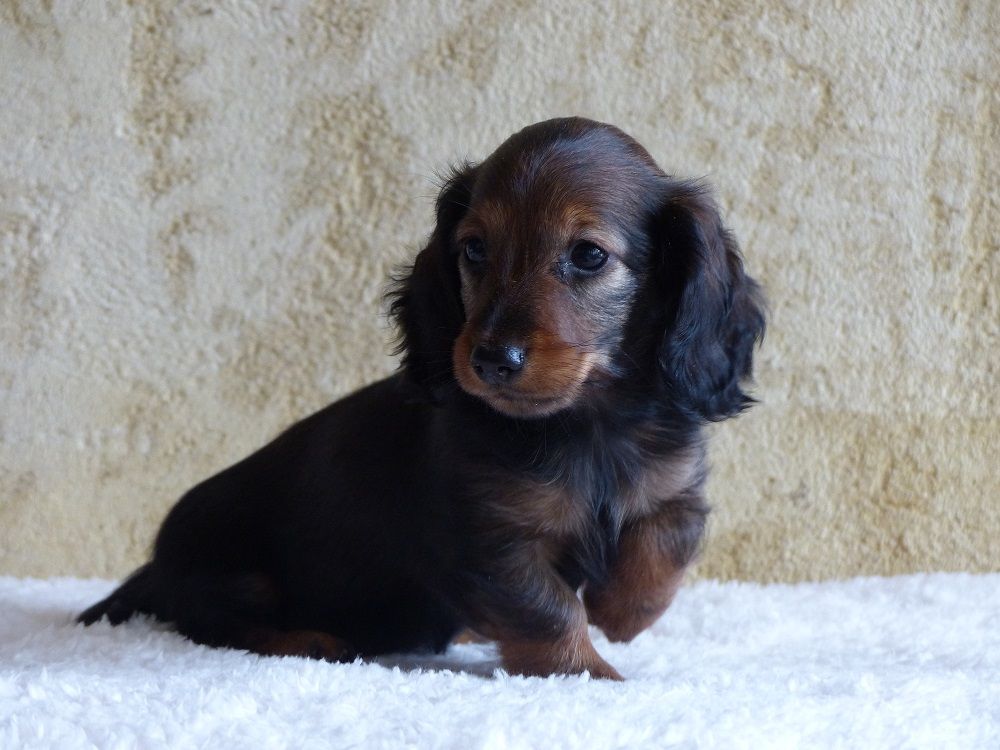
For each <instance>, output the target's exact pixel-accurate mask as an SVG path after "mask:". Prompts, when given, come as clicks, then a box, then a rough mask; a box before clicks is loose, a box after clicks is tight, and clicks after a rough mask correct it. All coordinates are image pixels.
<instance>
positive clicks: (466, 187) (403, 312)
mask: <svg viewBox="0 0 1000 750" xmlns="http://www.w3.org/2000/svg"><path fill="white" fill-rule="evenodd" d="M475 173H476V167H475V166H473V165H471V164H465V165H463V166H462V167H460V168H457V169H455V170H453V171H452V174H451V176H450V177H449V178H448V180H447V182H445V184H444V186H443V187H442V188H441V192H440V193H439V194H438V198H437V208H436V211H437V224H436V226H435V227H434V232H433V233H432V234H431V237H430V240H428V242H427V246H426V247H425V248H424V249H423V250H421V251H420V253H419V254H418V255H417V258H416V260H415V261H414V263H413V265H412V266H411V267H409V268H408V269H405V270H404V271H403V273H402V274H401V275H400V276H398V277H396V278H395V279H394V282H393V285H392V288H391V289H390V290H389V293H388V295H387V297H388V299H389V300H390V305H389V314H390V316H392V318H393V319H394V320H395V321H396V325H397V326H398V327H399V335H400V342H399V346H398V348H397V350H396V353H397V354H398V353H402V354H403V363H402V367H403V371H404V372H405V374H406V376H407V378H408V379H409V380H411V381H412V382H414V383H416V384H417V385H419V386H421V387H423V388H425V389H426V390H427V392H428V395H430V396H431V398H432V400H437V399H438V398H440V395H441V391H442V388H443V387H444V386H447V385H448V384H449V383H451V382H452V381H453V377H454V376H453V373H452V365H451V350H452V346H453V344H454V342H455V339H456V338H458V334H459V331H460V330H461V327H462V323H463V322H464V321H465V313H464V311H463V308H462V300H461V296H460V293H461V279H460V277H459V273H458V257H457V255H456V253H455V251H454V250H453V248H452V235H453V233H454V230H455V225H456V224H457V223H458V221H459V220H460V219H461V218H462V216H463V215H464V214H465V211H466V209H467V208H468V206H469V201H470V199H471V194H472V185H473V183H474V181H475Z"/></svg>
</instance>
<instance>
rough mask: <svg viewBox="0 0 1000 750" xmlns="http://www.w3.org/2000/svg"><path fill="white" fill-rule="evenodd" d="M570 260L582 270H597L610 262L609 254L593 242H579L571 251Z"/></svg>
mask: <svg viewBox="0 0 1000 750" xmlns="http://www.w3.org/2000/svg"><path fill="white" fill-rule="evenodd" d="M569 262H570V263H572V264H573V265H574V266H575V267H576V268H578V269H580V270H581V271H596V270H598V269H599V268H601V267H602V266H603V265H604V264H605V263H607V262H608V254H607V252H606V251H605V250H604V249H603V248H600V247H598V246H597V245H595V244H594V243H593V242H579V243H577V244H576V245H575V246H574V247H573V250H572V251H571V252H570V254H569Z"/></svg>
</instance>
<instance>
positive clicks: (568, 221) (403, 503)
mask: <svg viewBox="0 0 1000 750" xmlns="http://www.w3.org/2000/svg"><path fill="white" fill-rule="evenodd" d="M390 299H391V313H392V316H393V317H394V318H395V320H396V321H397V323H398V324H399V327H400V329H401V342H402V343H401V346H400V350H401V351H402V352H403V353H404V358H403V366H402V368H401V371H400V372H399V373H397V374H396V375H393V376H392V377H390V378H387V379H386V380H382V381H380V382H378V383H374V384H372V385H369V386H368V387H366V388H363V389H362V390H360V391H358V392H356V393H354V394H352V395H350V396H348V397H346V398H344V399H342V400H340V401H337V402H336V403H334V404H331V405H330V406H328V407H326V408H325V409H323V410H322V411H320V412H318V413H317V414H314V415H312V416H310V417H308V418H306V419H304V420H303V421H301V422H299V423H298V424H296V425H294V426H293V427H291V428H290V429H289V430H287V431H286V432H285V433H284V434H282V435H281V436H280V437H278V438H277V439H276V440H275V441H274V442H272V443H271V444H269V445H267V446H265V447H264V448H262V449H261V450H259V451H258V452H256V453H254V454H253V455H251V456H250V457H249V458H247V459H245V460H243V461H241V462H240V463H238V464H236V465H235V466H232V467H230V468H228V469H226V470H225V471H223V472H222V473H220V474H217V475H216V476H214V477H212V478H210V479H208V480H206V481H204V482H202V483H201V484H199V485H198V486H196V487H195V488H194V489H192V490H190V491H189V492H188V493H187V494H186V495H184V496H183V497H182V498H181V500H180V501H179V502H178V503H177V504H176V505H175V506H174V508H173V509H172V510H171V511H170V513H169V514H168V516H167V518H166V520H165V521H164V522H163V525H162V527H161V528H160V531H159V535H158V537H157V539H156V545H155V551H154V554H153V558H152V560H151V561H150V562H149V563H147V564H146V565H144V566H142V567H141V568H139V569H138V570H137V571H136V572H135V573H133V574H132V576H131V577H130V578H128V579H127V580H126V581H125V582H124V583H123V584H122V585H121V587H119V588H118V589H117V590H116V591H115V592H114V593H113V594H111V595H110V596H109V597H108V598H107V599H105V600H104V601H102V602H100V603H98V604H96V605H94V606H93V607H91V608H90V609H88V610H87V611H86V612H84V613H83V614H82V615H80V618H79V619H80V621H82V622H84V623H88V624H89V623H93V622H95V621H96V620H98V619H100V618H102V617H105V616H106V617H107V618H108V619H109V620H110V621H111V622H112V623H113V624H117V623H120V622H122V621H124V620H126V619H128V618H129V617H130V616H132V615H133V614H134V613H137V612H142V613H147V614H150V615H153V616H155V617H156V618H158V619H160V620H163V621H167V622H171V623H173V624H174V626H175V627H176V629H177V630H178V631H179V632H180V633H182V634H183V635H185V636H187V637H188V638H190V639H191V640H193V641H195V642H197V643H203V644H208V645H210V646H228V647H231V648H238V649H246V650H249V651H253V652H256V653H260V654H281V655H300V656H310V657H316V658H325V659H329V660H345V659H353V658H354V657H355V656H357V655H362V656H367V655H375V654H382V653H386V652H399V651H410V650H427V649H432V650H435V651H441V650H443V649H444V648H446V647H447V645H448V644H449V643H450V642H451V641H452V640H453V638H454V637H455V636H456V634H457V633H458V632H459V631H460V630H462V629H464V628H469V629H471V630H473V631H475V632H477V633H479V634H481V635H483V636H485V637H487V638H490V639H493V640H496V641H497V642H498V643H499V649H500V654H501V656H502V659H503V664H504V666H505V667H506V669H508V670H509V671H511V672H517V673H522V674H533V675H548V674H552V673H579V672H583V671H584V670H587V671H589V672H590V673H591V674H592V675H595V676H599V677H606V678H612V679H621V677H620V675H619V674H618V672H617V671H616V670H615V668H614V667H612V666H611V665H610V664H608V663H607V662H606V661H605V660H604V659H603V658H601V656H600V655H599V654H598V653H597V651H596V650H595V649H594V647H593V645H592V644H591V641H590V637H589V635H588V630H587V625H588V623H590V624H593V625H595V626H597V627H598V628H600V629H601V630H602V631H603V632H604V633H605V634H606V635H607V637H608V638H610V639H611V640H613V641H627V640H630V639H631V638H633V637H634V636H635V635H636V634H638V633H639V632H640V631H642V630H643V629H644V628H646V627H648V626H649V625H650V624H651V623H652V622H653V621H654V620H656V619H657V618H658V617H659V616H660V614H661V613H662V612H663V611H664V610H665V609H666V607H667V606H668V605H669V604H670V601H671V599H672V598H673V596H674V593H675V592H676V590H677V587H678V585H679V584H680V582H681V578H682V577H683V575H684V570H685V568H686V567H687V566H688V565H689V563H690V562H691V561H692V559H693V557H694V556H695V554H696V552H697V550H698V548H699V543H700V540H701V538H702V534H703V531H704V528H705V517H706V514H707V513H708V507H707V505H706V503H705V499H704V484H705V476H706V466H705V438H704V435H703V427H704V425H705V424H706V423H707V422H709V421H717V420H722V419H725V418H727V417H731V416H734V415H736V414H738V413H739V412H740V411H742V410H743V409H744V408H746V407H747V405H748V404H749V403H751V401H752V399H750V398H749V397H748V396H747V395H746V393H744V391H743V389H742V386H741V383H742V381H744V380H745V379H747V378H748V377H749V376H750V375H751V362H752V354H753V350H754V348H755V345H756V343H757V341H758V340H759V339H760V338H761V336H762V334H763V331H764V314H763V305H762V299H761V296H760V293H759V290H758V286H757V284H756V283H755V282H754V281H753V280H752V279H751V278H750V277H749V276H747V274H746V273H745V272H744V270H743V262H742V260H741V257H740V252H739V249H738V247H737V245H736V242H735V241H734V240H733V237H732V235H730V234H729V232H728V231H727V230H726V228H725V227H724V226H723V224H722V221H721V220H720V218H719V213H718V210H717V209H716V206H715V203H714V202H713V200H712V198H711V197H710V195H709V193H708V191H707V190H706V189H705V188H704V187H702V186H701V185H699V184H697V183H694V182H690V181H681V180H677V179H675V178H672V177H670V176H668V175H666V174H665V173H664V172H663V171H662V170H661V169H660V168H659V167H658V166H657V165H656V163H655V162H654V161H653V159H652V158H651V157H650V156H649V154H648V153H647V152H646V151H645V150H644V149H643V148H642V146H640V145H639V144H638V143H636V142H635V141H634V140H632V139H631V138H630V137H629V136H627V135H625V134H624V133H623V132H622V131H620V130H618V129H617V128H614V127H612V126H610V125H604V124H601V123H597V122H592V121H589V120H584V119H578V118H570V119H558V120H549V121H547V122H542V123H539V124H536V125H532V126H530V127H528V128H525V129H524V130H522V131H521V132H519V133H516V134H515V135H513V136H512V137H511V138H510V139H508V140H507V141H506V142H505V143H504V144H503V145H501V146H500V147H499V148H498V149H497V150H496V152H494V153H493V155H492V156H490V157H489V158H488V159H486V161H484V162H482V163H481V164H479V165H478V166H475V165H465V166H463V167H462V168H461V169H458V170H456V171H455V172H454V174H453V175H452V176H451V178H450V179H449V180H448V181H447V183H446V184H445V185H444V188H443V189H442V191H441V193H440V196H439V197H438V199H437V225H436V227H435V229H434V232H433V233H432V234H431V236H430V240H429V241H428V243H427V246H426V247H425V248H424V249H423V250H422V251H421V252H420V254H419V255H417V257H416V261H415V262H414V264H413V266H412V268H410V269H409V270H408V272H407V273H406V274H405V275H404V276H403V277H402V278H401V279H399V280H398V281H397V283H396V286H395V287H394V289H393V290H392V291H391V292H390Z"/></svg>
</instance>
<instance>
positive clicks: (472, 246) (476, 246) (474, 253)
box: [465, 237, 486, 263]
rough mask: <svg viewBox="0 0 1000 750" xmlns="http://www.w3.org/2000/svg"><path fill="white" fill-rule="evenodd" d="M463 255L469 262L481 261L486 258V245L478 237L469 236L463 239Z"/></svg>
mask: <svg viewBox="0 0 1000 750" xmlns="http://www.w3.org/2000/svg"><path fill="white" fill-rule="evenodd" d="M465 257H466V258H468V259H469V262H470V263H482V262H483V261H484V260H486V245H485V244H484V243H483V241H482V240H481V239H479V238H478V237H470V238H469V239H467V240H466V241H465Z"/></svg>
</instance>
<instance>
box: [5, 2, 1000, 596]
mask: <svg viewBox="0 0 1000 750" xmlns="http://www.w3.org/2000/svg"><path fill="white" fill-rule="evenodd" d="M175 5H176V7H175ZM272 5H274V6H281V7H277V8H275V7H271V6H272ZM751 6H757V7H756V8H753V7H751ZM997 29H1000V6H998V4H997V3H996V2H995V1H994V0H973V1H972V2H944V1H943V2H938V3H915V2H909V0H895V1H894V2H874V1H873V2H853V1H850V0H841V1H840V2H828V1H826V0H813V1H812V2H809V1H803V2H798V3H786V2H782V1H780V0H767V1H766V2H762V3H756V4H755V3H741V2H721V1H720V2H711V3H680V2H678V3H661V2H656V1H654V0H648V2H644V3H632V2H613V3H611V4H610V5H608V6H601V7H598V6H594V7H592V8H589V9H588V8H586V7H585V6H583V5H582V4H580V3H577V2H574V1H572V0H562V1H559V2H551V1H546V2H527V1H521V2H498V3H489V2H468V0H450V1H446V0H416V1H413V2H409V1H408V2H369V3H319V2H316V3H312V4H310V3H307V2H288V3H256V2H250V0H243V1H242V2H233V3H214V2H209V0H202V1H200V2H184V3H180V4H175V3H173V2H142V1H140V0H137V1H136V2H134V3H131V4H129V5H120V4H118V3H100V2H96V1H95V2H61V1H59V0H49V1H48V2H46V1H44V0H40V1H39V2H29V1H28V0H25V1H24V2H18V1H17V0H13V2H12V1H11V0H5V1H4V2H2V3H0V102H2V104H0V144H2V148H0V573H8V574H21V575H48V574H75V575H91V574H96V575H106V576H117V575H121V574H124V573H125V572H127V571H128V570H129V569H130V567H131V566H133V565H135V564H136V563H138V562H139V561H140V560H141V559H142V557H143V556H144V555H145V554H146V551H147V550H148V547H149V544H150V542H151V539H152V535H153V533H154V531H155V528H156V524H157V522H158V521H159V519H160V518H161V517H162V515H163V513H164V512H165V510H166V509H167V507H168V506H169V505H170V504H171V503H172V502H173V501H174V499H175V498H176V497H177V496H178V495H179V494H180V493H181V492H182V491H183V490H184V489H185V488H186V487H187V486H189V485H190V484H191V483H193V482H194V481H196V480H198V479H199V478H202V477H204V476H206V475H207V474H208V473H210V472H212V471H214V470H217V469H219V468H221V467H223V466H224V465H226V464H227V463H229V462H232V461H234V460H236V459H238V458H240V457H242V456H243V455H244V454H246V453H247V452H248V451H250V450H251V449H253V448H254V447H256V446H258V445H260V444H261V443H262V442H264V441H265V440H266V439H268V438H269V437H270V436H272V435H273V434H275V433H276V432H277V431H278V430H279V429H280V428H282V427H283V426H285V425H286V424H288V423H289V422H291V421H293V420H294V419H296V418H297V417H299V416H302V415H305V414H306V413H308V412H310V411H311V410H314V409H316V408H318V407H320V406H321V405H323V404H324V403H326V402H328V401H330V400H331V399H333V398H335V397H337V396H339V395H342V394H344V393H346V392H348V391H350V390H352V389H353V388H355V387H357V386H358V385H360V384H362V383H364V382H366V381H368V380H370V379H373V378H376V377H378V376H380V375H382V374H384V373H387V372H389V371H390V370H391V369H392V368H393V366H394V364H393V361H392V359H391V358H390V357H389V356H388V350H389V346H388V340H389V331H388V330H387V328H386V323H385V319H384V317H383V316H382V314H381V309H382V308H381V303H380V293H381V288H382V283H383V280H384V278H385V276H386V274H387V272H388V270H389V269H390V268H391V267H392V266H393V265H395V264H396V263H399V262H401V261H403V260H405V259H406V258H408V257H409V256H410V255H411V254H412V253H413V251H414V250H415V249H416V248H417V247H418V245H419V243H420V241H421V240H422V239H423V238H424V237H425V236H426V234H427V232H428V231H429V230H430V228H431V201H432V198H433V196H434V194H435V190H436V188H435V185H436V180H435V173H436V172H438V171H440V170H441V169H443V168H444V167H446V166H447V165H448V164H449V163H450V162H454V161H456V160H459V159H461V158H465V157H470V158H473V159H475V158H481V157H483V156H485V155H486V154H487V153H489V151H491V150H492V149H493V147H495V146H496V145H497V144H498V143H499V142H500V141H501V140H502V139H503V138H504V137H506V136H507V135H508V134H509V133H511V132H512V131H514V130H516V129H518V128H520V127H522V126H523V125H525V124H527V123H529V122H532V121H535V120H539V119H544V118H548V117H551V116H555V115H562V114H582V115H586V116H590V117H594V118H597V119H602V120H607V121H610V122H613V123H615V124H617V125H619V126H621V127H622V128H624V129H625V130H626V131H628V132H630V133H632V134H633V135H634V136H636V137H637V138H638V139H639V140H640V141H642V142H643V143H644V144H645V145H646V146H647V147H648V148H649V150H650V151H651V152H652V153H653V155H654V156H655V157H656V158H657V159H658V160H659V161H660V162H661V164H662V165H663V166H664V167H665V168H667V169H668V171H672V172H675V173H677V174H682V175H701V176H706V177H708V179H709V180H710V181H712V182H713V183H714V184H715V185H716V187H717V189H718V193H719V197H720V200H721V203H722V204H723V206H724V207H725V210H726V215H727V217H728V220H729V222H730V224H731V226H732V227H733V229H734V230H735V232H736V233H737V235H738V237H739V238H740V240H741V241H742V244H743V245H744V247H745V251H746V256H747V262H748V266H749V268H750V270H751V272H752V273H754V274H755V275H756V276H758V277H759V278H760V279H761V280H762V281H763V283H764V284H765V286H766V288H767V291H768V294H769V297H770V300H771V305H772V321H771V327H770V330H769V334H768V338H767V341H766V343H765V346H764V348H763V350H762V351H761V353H760V357H759V360H758V362H759V364H758V372H759V387H758V389H757V394H758V396H759V397H760V399H761V401H762V404H761V405H760V406H759V407H757V408H756V409H755V410H754V411H752V412H751V413H749V414H748V415H746V416H745V417H743V418H741V419H739V420H737V421H735V422H729V423H726V424H724V425H722V426H720V427H719V428H717V429H715V430H714V431H715V432H716V433H717V435H716V442H715V447H714V450H713V461H714V465H715V473H714V476H713V479H712V482H711V495H712V499H713V502H714V505H715V507H716V513H715V516H714V519H713V525H712V532H711V539H710V543H709V545H708V548H707V550H706V553H705V556H704V559H703V562H702V564H701V567H700V574H701V575H708V576H721V577H742V578H753V579H760V580H795V579H802V578H816V577H828V576H844V575H851V574H862V573H898V572H903V571H915V570H930V569H948V570H952V569H969V570H986V569H992V570H997V569H1000V560H998V554H997V552H996V550H997V539H998V537H1000V513H998V512H997V509H998V505H1000V503H998V501H1000V471H998V466H1000V448H998V447H997V445H998V442H1000V301H998V294H1000V292H998V290H1000V260H998V255H1000V253H998V239H997V238H998V233H1000V230H998V227H1000V206H998V203H1000V177H998V175H1000V164H998V162H1000V158H998V154H1000V147H998V144H1000V73H998V71H1000V52H998V50H1000V47H998V42H997Z"/></svg>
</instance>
